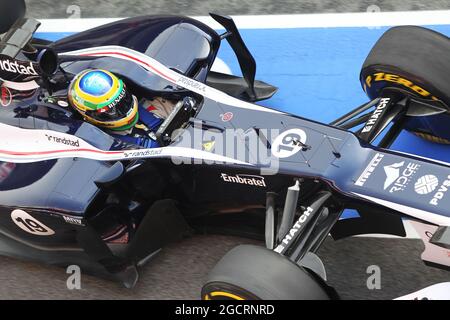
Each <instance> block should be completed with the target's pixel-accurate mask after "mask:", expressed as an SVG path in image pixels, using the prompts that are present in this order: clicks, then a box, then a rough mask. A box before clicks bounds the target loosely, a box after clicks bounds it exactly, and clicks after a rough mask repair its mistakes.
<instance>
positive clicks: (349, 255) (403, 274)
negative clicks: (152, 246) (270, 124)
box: [0, 0, 450, 299]
mask: <svg viewBox="0 0 450 320" xmlns="http://www.w3.org/2000/svg"><path fill="white" fill-rule="evenodd" d="M27 3H28V12H29V13H30V15H31V16H33V17H37V18H64V17H67V16H68V15H69V14H73V12H74V11H70V10H69V11H68V10H67V9H68V6H69V5H78V6H79V8H80V9H81V11H80V13H81V16H82V17H120V16H122V17H123V16H133V15H137V14H142V13H143V12H145V13H149V14H150V13H172V14H176V13H182V14H187V15H206V14H207V13H208V11H215V12H220V13H224V14H267V13H271V14H278V13H311V12H356V11H367V10H370V8H372V9H375V10H377V9H376V7H373V5H376V6H377V7H378V8H380V10H381V11H390V10H420V9H428V10H431V9H448V8H450V1H431V2H424V1H406V2H399V1H395V0H391V1H356V0H352V1H348V0H342V1H331V0H330V1H327V0H322V1H292V0H282V1H273V0H265V1H258V2H256V3H255V2H254V1H250V0H240V1H227V2H222V1H200V0H198V1H188V0H173V1H163V0H156V1H151V2H150V1H144V0H142V1H128V2H123V1H117V0H111V1H100V2H99V1H90V0H79V1H73V0H62V1H58V2H56V3H55V2H54V1H42V0H39V1H38V0H29V1H27ZM370 6H372V7H370ZM369 7H370V8H369ZM68 12H69V13H68ZM449 21H450V17H449ZM257 60H258V57H257ZM356 78H357V75H355V79H356ZM315 98H316V99H317V98H319V97H315ZM240 243H256V242H254V241H250V240H246V239H240V238H235V237H225V236H195V237H192V238H190V239H186V240H184V241H182V242H181V243H178V244H174V245H171V246H169V247H168V248H166V249H165V250H163V252H161V254H159V255H158V256H157V257H156V258H155V259H154V260H153V261H151V262H150V263H149V264H148V265H147V266H145V267H144V268H143V269H142V270H141V278H140V281H139V282H138V284H137V286H136V287H135V288H134V289H132V290H128V289H124V288H121V287H120V285H118V284H116V283H113V282H110V281H106V280H102V279H98V278H95V277H91V276H87V275H84V274H83V276H82V280H81V286H82V289H81V290H68V289H67V287H66V280H67V277H68V275H67V274H66V273H65V270H63V269H61V268H56V267H49V266H44V265H41V264H35V263H30V262H22V261H19V260H16V259H11V258H4V257H1V258H0V283H1V287H0V299H183V298H184V299H186V298H187V299H190V298H192V299H197V298H199V292H200V287H201V283H202V280H203V279H204V277H205V276H206V274H207V272H208V271H209V270H210V269H211V267H212V266H213V265H214V264H215V263H216V262H217V261H218V260H219V259H220V257H221V256H222V255H223V254H225V253H226V252H227V251H228V250H229V249H231V248H232V247H234V246H235V245H237V244H240ZM422 250H423V245H422V243H421V241H419V240H415V239H381V238H352V239H346V240H342V241H338V242H333V241H327V242H326V243H325V245H324V246H323V247H322V248H321V251H320V252H319V254H320V256H321V257H322V259H323V261H324V263H325V266H326V267H327V271H328V276H329V282H330V284H331V285H334V286H335V288H336V289H337V291H338V292H339V293H340V294H341V296H342V297H343V298H347V299H348V298H354V299H391V298H394V297H397V296H400V295H404V294H407V293H410V292H412V291H415V290H418V289H420V288H423V287H425V286H428V285H431V284H434V283H437V282H443V281H449V279H450V275H449V273H448V272H446V271H440V270H436V269H432V268H428V267H425V266H424V265H423V263H422V262H421V260H420V258H419V257H420V253H421V252H422ZM370 265H378V266H379V267H380V269H381V289H380V290H369V289H367V286H366V281H367V278H368V276H369V274H367V273H366V270H367V267H368V266H370Z"/></svg>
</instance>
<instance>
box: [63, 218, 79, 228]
mask: <svg viewBox="0 0 450 320" xmlns="http://www.w3.org/2000/svg"><path fill="white" fill-rule="evenodd" d="M63 218H64V221H65V222H67V223H70V224H76V225H77V226H82V225H83V223H82V222H81V219H78V218H73V217H69V216H63Z"/></svg>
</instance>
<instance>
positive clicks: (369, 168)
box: [355, 153, 384, 187]
mask: <svg viewBox="0 0 450 320" xmlns="http://www.w3.org/2000/svg"><path fill="white" fill-rule="evenodd" d="M383 158H384V155H383V154H381V153H377V154H376V155H375V156H374V157H373V158H372V160H371V161H370V162H369V164H368V165H367V167H366V169H364V171H363V173H361V175H360V176H359V178H358V180H356V182H355V185H357V186H360V187H362V186H364V184H365V183H366V181H367V179H369V177H370V176H371V174H372V173H373V172H374V171H375V169H376V168H377V167H378V165H379V164H380V162H381V160H382V159H383Z"/></svg>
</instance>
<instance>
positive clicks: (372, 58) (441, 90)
mask: <svg viewBox="0 0 450 320" xmlns="http://www.w3.org/2000/svg"><path fill="white" fill-rule="evenodd" d="M360 81H361V84H362V86H363V89H364V91H365V92H366V93H367V95H368V96H369V98H370V99H374V98H376V97H378V96H379V95H380V93H381V91H382V90H383V89H384V88H386V87H394V88H400V89H403V90H406V91H408V92H410V93H412V94H414V95H417V96H419V97H422V98H429V99H437V100H441V101H443V102H444V103H445V104H446V105H447V106H450V39H449V38H448V37H446V36H444V35H442V34H440V33H438V32H435V31H432V30H429V29H426V28H422V27H416V26H401V27H394V28H391V29H389V30H388V31H386V32H385V33H384V34H383V36H382V37H381V38H380V39H379V40H378V41H377V43H376V44H375V45H374V47H373V48H372V50H371V51H370V53H369V55H368V56H367V58H366V60H365V61H364V64H363V66H362V70H361V74H360ZM439 117H440V119H437V120H439V121H441V122H442V121H443V119H444V121H446V122H447V123H450V109H449V110H448V112H447V113H445V114H443V115H442V116H439ZM442 117H444V118H442ZM433 121H434V120H433ZM438 127H439V126H436V125H434V126H433V123H430V121H428V125H427V124H425V123H423V124H421V123H420V122H417V121H415V122H414V123H413V126H411V127H408V128H407V129H408V130H410V131H413V132H416V133H418V134H420V136H421V137H422V138H426V139H427V140H431V141H433V142H440V143H450V139H449V137H450V134H449V133H448V132H446V131H448V130H447V128H445V130H442V129H437V128H438Z"/></svg>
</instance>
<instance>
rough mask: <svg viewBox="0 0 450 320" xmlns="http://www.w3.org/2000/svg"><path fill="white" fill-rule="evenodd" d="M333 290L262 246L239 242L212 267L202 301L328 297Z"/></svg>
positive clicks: (317, 278)
mask: <svg viewBox="0 0 450 320" xmlns="http://www.w3.org/2000/svg"><path fill="white" fill-rule="evenodd" d="M332 298H336V295H335V293H334V290H333V289H332V288H330V287H328V286H327V285H326V284H325V282H324V281H323V280H322V279H320V278H319V277H318V276H316V275H314V274H312V273H310V272H308V271H306V270H305V269H303V268H301V267H299V266H298V265H296V264H295V263H293V262H292V261H290V260H289V259H287V258H286V257H284V256H282V255H280V254H278V253H275V252H273V251H272V250H268V249H266V248H263V247H259V246H253V245H240V246H238V247H236V248H234V249H232V250H231V251H230V252H228V253H227V254H226V255H225V256H224V257H223V258H222V259H221V260H220V261H219V262H218V263H217V265H216V266H215V267H214V268H213V270H212V271H211V272H210V274H209V275H208V278H207V280H206V282H205V284H204V285H203V288H202V299H204V300H224V299H232V300H330V299H332Z"/></svg>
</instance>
